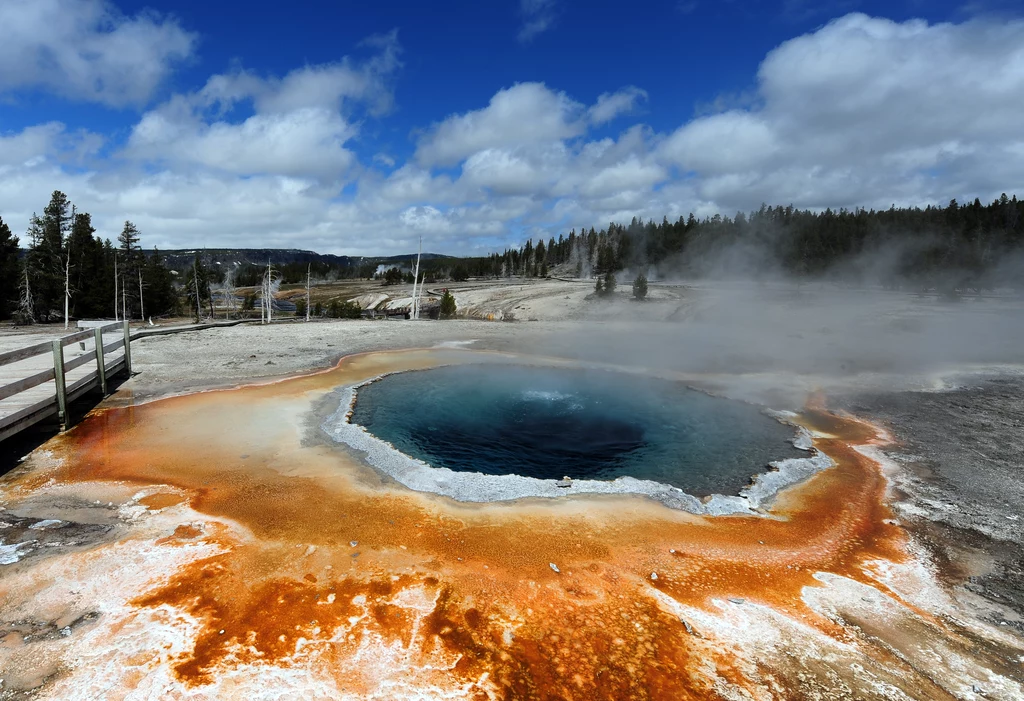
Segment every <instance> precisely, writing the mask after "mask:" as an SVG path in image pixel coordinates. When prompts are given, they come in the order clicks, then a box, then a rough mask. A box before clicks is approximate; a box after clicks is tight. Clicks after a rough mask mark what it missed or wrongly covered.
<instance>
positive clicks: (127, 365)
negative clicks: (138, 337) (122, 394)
mask: <svg viewBox="0 0 1024 701" xmlns="http://www.w3.org/2000/svg"><path fill="white" fill-rule="evenodd" d="M131 344H132V335H131V330H130V329H129V328H128V320H127V319H125V320H124V369H125V370H126V371H127V372H128V377H131V375H132V345H131Z"/></svg>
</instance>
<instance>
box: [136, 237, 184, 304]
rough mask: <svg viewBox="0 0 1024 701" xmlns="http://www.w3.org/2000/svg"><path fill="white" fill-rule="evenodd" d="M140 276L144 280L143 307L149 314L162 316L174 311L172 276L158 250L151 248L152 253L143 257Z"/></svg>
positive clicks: (174, 299) (174, 300)
mask: <svg viewBox="0 0 1024 701" xmlns="http://www.w3.org/2000/svg"><path fill="white" fill-rule="evenodd" d="M142 277H143V279H144V280H145V281H146V287H145V296H146V299H145V309H146V314H147V315H149V316H162V315H164V314H170V313H172V312H174V310H175V307H176V306H177V305H176V302H177V295H176V294H175V292H174V278H173V277H172V276H171V271H170V270H168V269H167V266H166V265H164V258H163V256H162V255H160V251H158V250H156V249H153V255H151V256H149V257H148V258H146V259H145V262H144V265H143V268H142Z"/></svg>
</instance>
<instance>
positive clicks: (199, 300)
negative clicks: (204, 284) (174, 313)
mask: <svg viewBox="0 0 1024 701" xmlns="http://www.w3.org/2000/svg"><path fill="white" fill-rule="evenodd" d="M192 284H193V285H194V286H195V290H196V323H197V324H198V323H199V322H200V321H201V320H202V318H203V307H202V298H201V297H200V296H199V268H198V266H197V265H196V261H195V260H193V261H192Z"/></svg>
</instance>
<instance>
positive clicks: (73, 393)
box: [68, 372, 100, 403]
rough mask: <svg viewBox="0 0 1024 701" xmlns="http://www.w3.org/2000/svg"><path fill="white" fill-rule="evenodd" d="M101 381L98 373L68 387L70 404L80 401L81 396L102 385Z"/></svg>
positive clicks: (93, 373) (91, 374)
mask: <svg viewBox="0 0 1024 701" xmlns="http://www.w3.org/2000/svg"><path fill="white" fill-rule="evenodd" d="M99 380H100V378H99V375H98V374H97V373H96V372H92V373H90V374H88V375H86V376H85V377H83V378H81V379H79V380H78V381H77V382H75V383H74V384H73V385H71V386H70V387H68V402H69V403H70V402H73V401H74V400H76V399H78V397H79V396H81V395H83V394H85V393H86V392H88V391H89V390H91V389H93V388H95V387H97V386H98V385H99V383H100V382H99Z"/></svg>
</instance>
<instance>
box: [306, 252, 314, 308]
mask: <svg viewBox="0 0 1024 701" xmlns="http://www.w3.org/2000/svg"><path fill="white" fill-rule="evenodd" d="M312 271H313V264H312V263H310V264H308V265H307V266H306V321H309V282H310V277H311V276H312Z"/></svg>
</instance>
